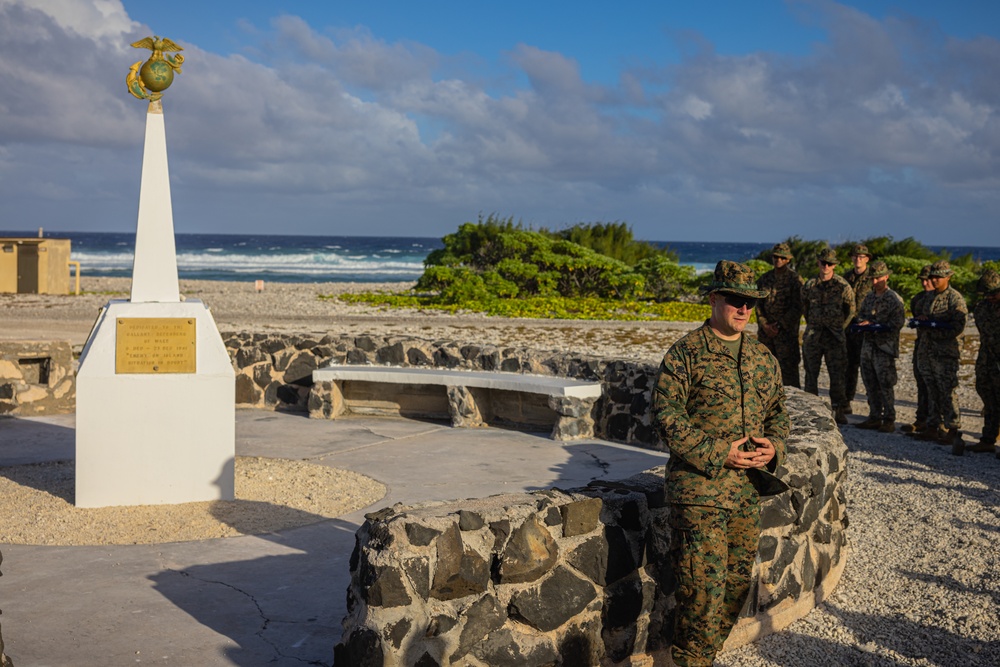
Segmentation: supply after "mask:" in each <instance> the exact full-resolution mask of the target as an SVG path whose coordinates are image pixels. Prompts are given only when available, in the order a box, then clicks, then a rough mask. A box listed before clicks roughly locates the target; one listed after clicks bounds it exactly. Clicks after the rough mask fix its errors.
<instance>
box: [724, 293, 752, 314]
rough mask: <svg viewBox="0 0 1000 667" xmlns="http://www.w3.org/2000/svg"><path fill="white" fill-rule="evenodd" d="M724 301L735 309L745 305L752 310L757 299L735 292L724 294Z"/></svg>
mask: <svg viewBox="0 0 1000 667" xmlns="http://www.w3.org/2000/svg"><path fill="white" fill-rule="evenodd" d="M726 303H727V304H729V305H730V306H732V307H733V308H736V309H737V310H738V309H740V308H743V307H744V306H746V307H747V308H749V309H751V310H753V309H754V308H755V307H756V306H757V299H754V298H752V297H748V296H737V295H735V294H727V295H726Z"/></svg>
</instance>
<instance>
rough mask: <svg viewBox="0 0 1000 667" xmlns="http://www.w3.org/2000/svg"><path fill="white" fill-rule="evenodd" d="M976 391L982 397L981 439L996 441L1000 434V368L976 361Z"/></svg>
mask: <svg viewBox="0 0 1000 667" xmlns="http://www.w3.org/2000/svg"><path fill="white" fill-rule="evenodd" d="M976 393H978V394H979V397H980V398H981V399H983V440H986V441H987V442H989V441H993V442H996V440H997V436H998V435H1000V368H997V367H996V366H995V365H993V366H992V367H991V364H989V363H986V362H982V363H981V362H979V361H977V362H976Z"/></svg>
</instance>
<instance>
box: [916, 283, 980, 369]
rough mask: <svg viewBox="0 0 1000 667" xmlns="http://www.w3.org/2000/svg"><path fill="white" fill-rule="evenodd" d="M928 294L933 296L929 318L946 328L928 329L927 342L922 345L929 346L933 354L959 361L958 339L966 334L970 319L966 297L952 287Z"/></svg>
mask: <svg viewBox="0 0 1000 667" xmlns="http://www.w3.org/2000/svg"><path fill="white" fill-rule="evenodd" d="M928 294H930V295H931V296H930V299H928V301H929V304H928V305H927V316H928V317H929V318H930V319H931V320H932V321H933V322H935V323H937V324H940V325H944V326H942V327H939V328H934V329H928V330H927V333H925V334H924V341H925V342H924V343H921V344H925V345H927V347H928V349H929V350H930V351H931V353H932V354H936V355H942V356H945V357H949V358H951V359H958V358H959V356H960V355H959V351H958V338H959V336H961V335H962V334H963V333H965V321H966V319H967V318H968V317H969V308H968V306H966V305H965V297H963V296H962V295H961V294H960V293H959V292H958V290H956V289H955V288H954V287H951V286H950V285H949V286H948V288H947V289H945V290H944V291H943V292H928Z"/></svg>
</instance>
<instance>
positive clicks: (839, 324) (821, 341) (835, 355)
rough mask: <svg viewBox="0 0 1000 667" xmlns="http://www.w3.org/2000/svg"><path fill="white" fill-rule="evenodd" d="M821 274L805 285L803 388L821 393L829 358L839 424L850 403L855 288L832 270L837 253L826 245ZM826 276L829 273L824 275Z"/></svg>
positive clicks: (803, 306) (836, 418) (832, 399)
mask: <svg viewBox="0 0 1000 667" xmlns="http://www.w3.org/2000/svg"><path fill="white" fill-rule="evenodd" d="M819 264H820V276H819V277H818V278H812V279H810V280H809V282H807V283H806V284H805V286H804V287H803V288H802V313H803V315H805V318H806V331H805V333H804V334H803V336H802V363H803V365H804V366H805V370H806V378H805V387H804V389H805V390H806V391H808V392H809V393H810V394H818V393H819V371H820V367H821V366H822V363H823V360H824V359H826V371H827V373H828V374H829V376H830V406H831V408H832V409H833V415H834V419H835V420H836V422H837V423H838V424H846V423H847V418H846V417H844V409H845V407H846V405H847V404H848V401H847V398H846V396H845V394H844V377H845V376H846V374H847V371H846V366H847V346H846V342H845V334H844V329H845V328H847V325H848V324H850V323H851V320H852V319H853V318H854V308H855V305H854V290H852V289H851V286H850V285H848V284H847V281H846V280H844V279H843V278H841V277H840V276H838V275H837V274H835V273H834V272H833V269H834V267H835V266H836V265H837V253H835V252H834V251H833V250H832V249H830V248H827V249H826V250H824V251H823V252H822V253H820V257H819ZM824 276H828V277H827V278H825V279H824Z"/></svg>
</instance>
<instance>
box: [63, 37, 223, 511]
mask: <svg viewBox="0 0 1000 667" xmlns="http://www.w3.org/2000/svg"><path fill="white" fill-rule="evenodd" d="M132 46H135V47H139V48H149V49H152V51H153V55H152V57H151V58H150V59H149V60H148V61H146V62H145V63H144V64H142V67H141V69H140V67H139V66H140V63H136V64H135V65H133V66H132V70H131V71H130V73H129V76H128V79H127V83H128V87H129V91H130V92H131V93H132V94H133V95H134V96H135V97H138V98H140V99H146V100H149V107H148V110H147V112H146V141H145V147H144V152H143V159H142V180H141V185H140V190H139V219H138V224H137V226H136V235H135V260H134V264H133V267H132V292H131V298H129V299H127V300H126V299H113V300H111V301H109V302H108V303H107V305H106V306H104V308H102V309H101V312H100V314H99V315H98V318H97V322H96V323H95V325H94V329H93V331H91V333H90V338H89V339H88V340H87V344H86V346H85V347H84V349H83V355H82V356H81V357H80V370H79V372H78V373H77V399H76V505H77V507H107V506H113V505H159V504H170V503H186V502H194V501H203V500H232V499H233V498H234V485H235V482H234V462H235V440H236V438H235V418H236V414H235V380H234V373H233V368H232V364H231V362H230V360H229V355H228V354H227V352H226V348H225V345H223V343H222V338H221V336H220V335H219V331H218V329H217V327H216V325H215V320H214V319H213V318H212V314H211V312H209V310H208V308H206V307H205V305H204V304H203V303H201V302H200V301H198V300H194V299H187V300H183V301H182V300H181V297H180V287H179V284H178V280H177V254H176V249H175V245H174V220H173V210H172V208H171V203H170V176H169V171H168V169H167V141H166V132H165V129H164V121H163V106H162V103H161V101H160V98H161V95H162V91H163V90H164V89H166V87H167V86H169V85H170V82H171V81H172V80H173V72H174V71H175V70H176V71H180V64H181V63H182V62H183V60H184V58H183V56H180V55H177V56H170V55H166V56H164V54H163V51H180V50H181V48H180V47H178V46H177V45H176V44H174V43H173V42H171V41H170V40H166V39H160V38H159V37H147V38H146V39H144V40H141V41H139V42H136V43H135V44H133V45H132Z"/></svg>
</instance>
